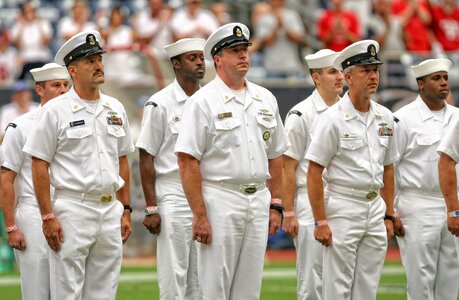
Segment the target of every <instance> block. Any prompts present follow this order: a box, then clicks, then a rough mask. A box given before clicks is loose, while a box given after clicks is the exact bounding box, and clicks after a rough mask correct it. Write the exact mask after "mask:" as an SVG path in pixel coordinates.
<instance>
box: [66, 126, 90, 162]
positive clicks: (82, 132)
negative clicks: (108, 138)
mask: <svg viewBox="0 0 459 300" xmlns="http://www.w3.org/2000/svg"><path fill="white" fill-rule="evenodd" d="M65 134H66V136H67V146H68V147H69V148H70V149H71V152H72V154H74V155H81V156H88V155H89V154H90V153H91V149H92V148H91V139H90V136H91V135H92V134H93V132H92V129H91V128H90V127H71V128H67V129H66V131H65Z"/></svg>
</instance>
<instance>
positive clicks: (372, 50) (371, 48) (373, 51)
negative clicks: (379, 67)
mask: <svg viewBox="0 0 459 300" xmlns="http://www.w3.org/2000/svg"><path fill="white" fill-rule="evenodd" d="M368 53H370V55H371V56H376V47H375V45H373V44H371V45H370V46H368Z"/></svg>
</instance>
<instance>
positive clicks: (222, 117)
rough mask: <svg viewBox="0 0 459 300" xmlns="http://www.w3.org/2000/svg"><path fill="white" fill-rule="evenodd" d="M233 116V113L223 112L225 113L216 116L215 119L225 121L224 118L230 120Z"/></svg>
mask: <svg viewBox="0 0 459 300" xmlns="http://www.w3.org/2000/svg"><path fill="white" fill-rule="evenodd" d="M232 116H233V113H232V112H225V113H221V114H218V115H217V117H218V118H219V119H220V120H221V119H226V118H231V117H232Z"/></svg>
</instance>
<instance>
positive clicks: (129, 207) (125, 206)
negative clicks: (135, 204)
mask: <svg viewBox="0 0 459 300" xmlns="http://www.w3.org/2000/svg"><path fill="white" fill-rule="evenodd" d="M123 208H124V212H125V211H126V210H128V211H129V212H130V213H131V212H132V207H131V206H130V205H129V204H123Z"/></svg>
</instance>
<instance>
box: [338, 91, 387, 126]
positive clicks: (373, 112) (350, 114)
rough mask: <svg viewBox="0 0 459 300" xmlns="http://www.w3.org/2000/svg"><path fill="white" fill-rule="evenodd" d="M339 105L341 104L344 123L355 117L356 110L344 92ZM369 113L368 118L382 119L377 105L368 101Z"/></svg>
mask: <svg viewBox="0 0 459 300" xmlns="http://www.w3.org/2000/svg"><path fill="white" fill-rule="evenodd" d="M339 103H342V107H343V113H344V120H345V121H349V120H352V119H354V118H356V117H357V110H356V109H355V107H354V105H353V104H352V102H351V99H350V98H349V94H348V92H346V94H345V95H344V96H343V98H341V100H340V101H339ZM369 113H370V115H369V116H375V117H380V118H381V117H383V113H382V111H381V110H380V109H379V107H378V105H376V103H374V102H373V101H370V110H369ZM368 124H370V123H368Z"/></svg>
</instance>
